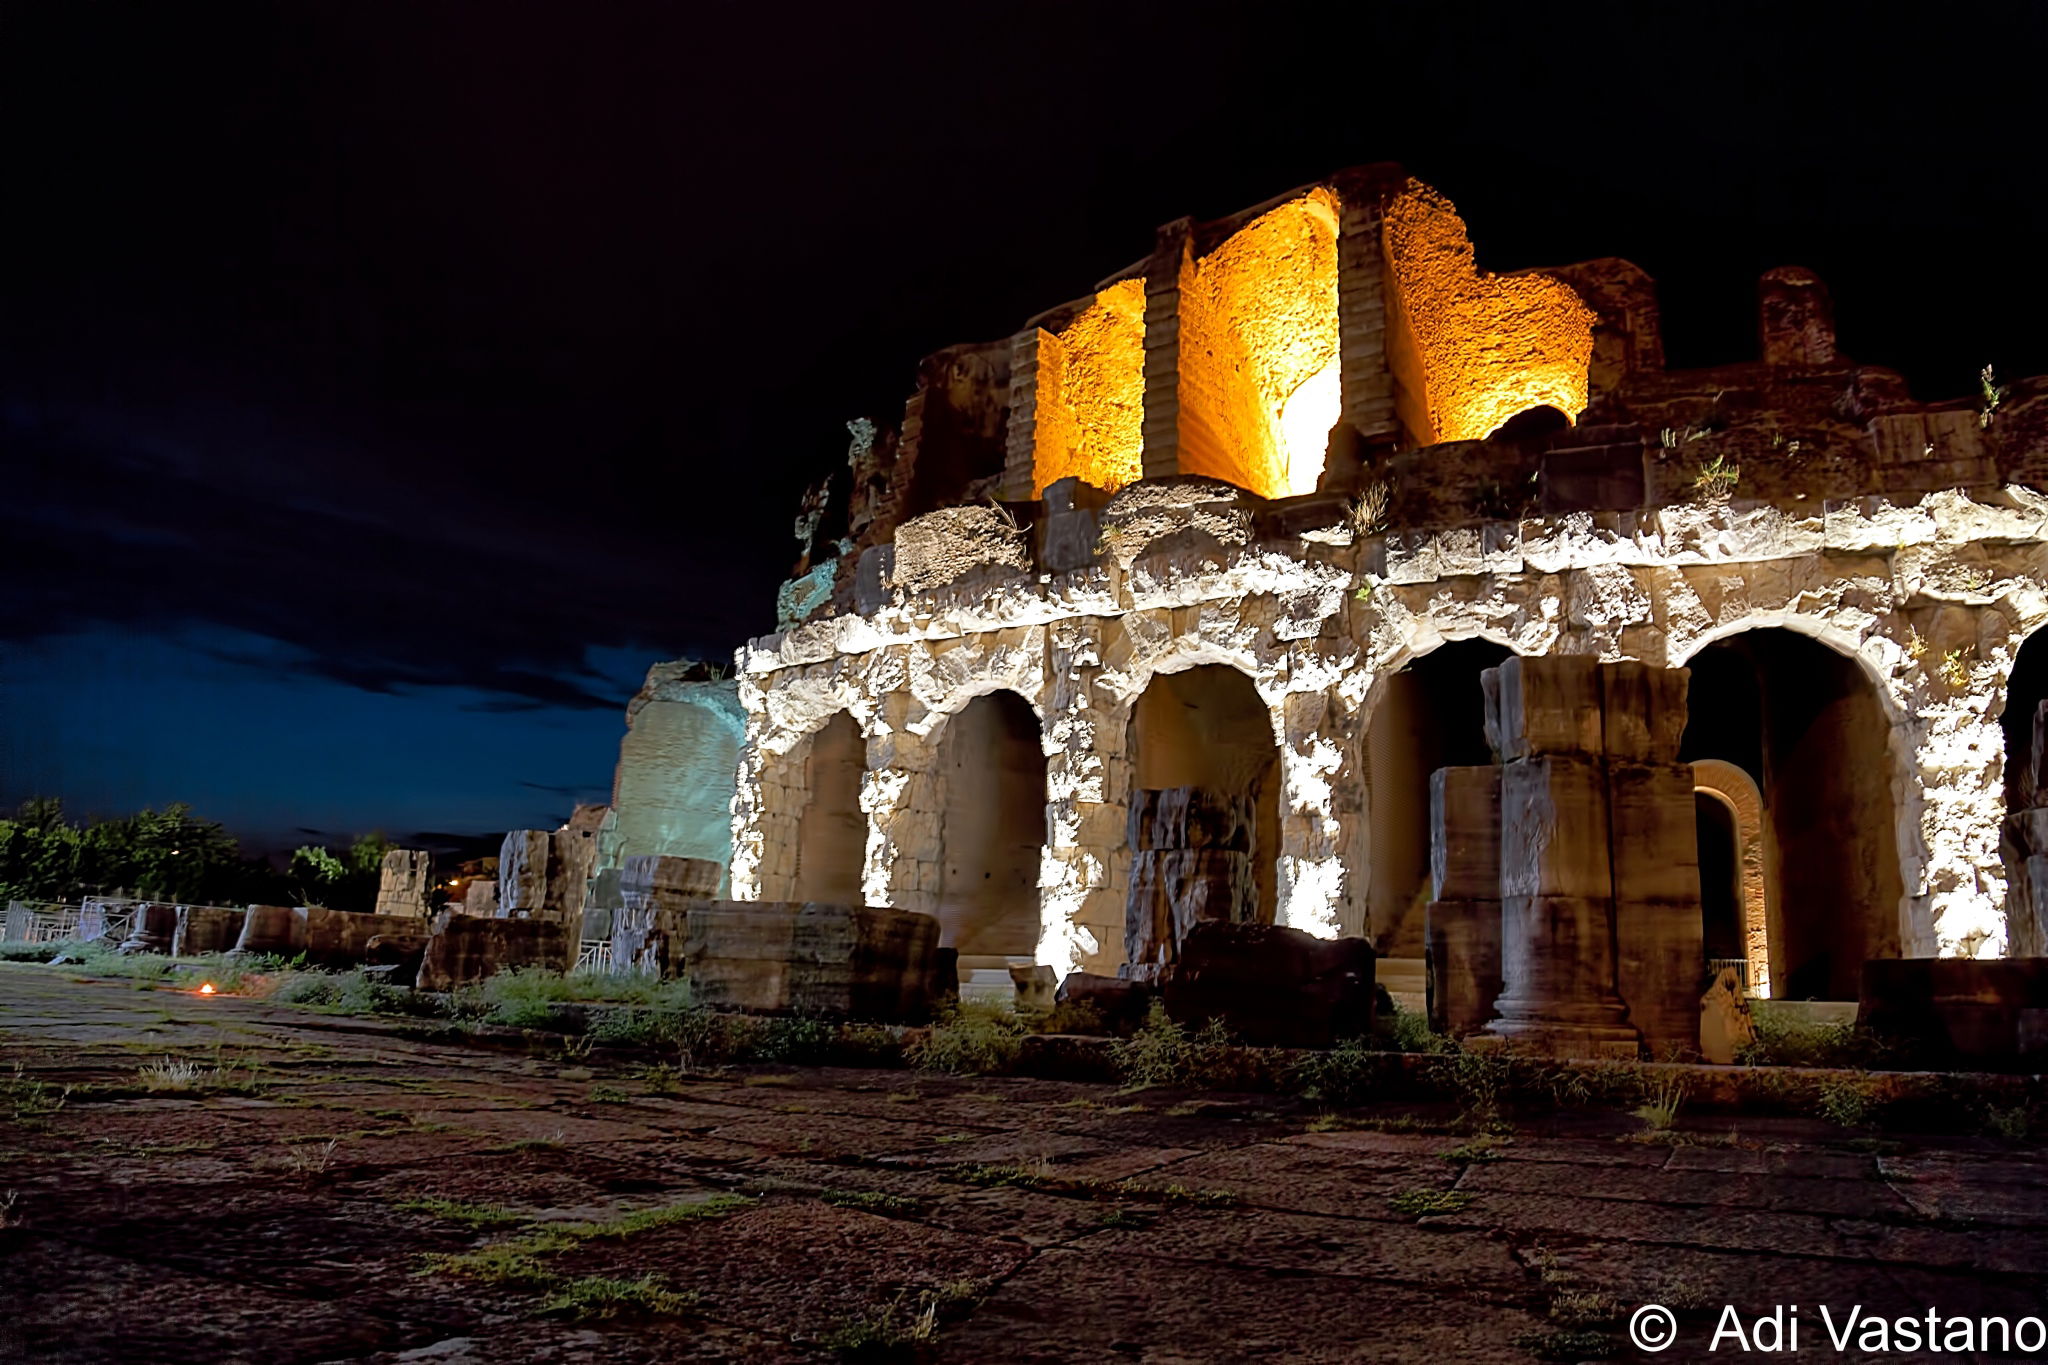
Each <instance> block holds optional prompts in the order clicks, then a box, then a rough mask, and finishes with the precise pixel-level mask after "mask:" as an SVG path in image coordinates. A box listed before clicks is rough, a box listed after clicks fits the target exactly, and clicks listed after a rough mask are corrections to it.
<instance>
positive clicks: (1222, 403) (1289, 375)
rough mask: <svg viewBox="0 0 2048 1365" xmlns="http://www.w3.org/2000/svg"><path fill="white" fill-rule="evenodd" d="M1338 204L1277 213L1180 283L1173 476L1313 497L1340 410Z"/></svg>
mask: <svg viewBox="0 0 2048 1365" xmlns="http://www.w3.org/2000/svg"><path fill="white" fill-rule="evenodd" d="M1337 305H1338V289H1337V206H1336V200H1335V198H1334V196H1332V195H1331V194H1330V192H1329V191H1327V190H1322V189H1318V190H1314V191H1311V192H1310V193H1309V194H1308V195H1306V196H1304V197H1302V198H1300V199H1297V200H1295V201H1293V202H1292V203H1288V204H1283V205H1281V206H1280V207H1279V208H1276V209H1274V210H1273V211H1271V212H1270V213H1267V214H1265V215H1263V216H1262V217H1260V218H1258V219H1256V220H1254V221H1253V222H1252V223H1250V224H1249V225H1247V226H1246V227H1244V228H1242V229H1240V230H1239V231H1238V232H1237V233H1235V234H1234V235H1232V236H1231V237H1230V238H1229V239H1228V240H1226V241H1225V242H1224V243H1223V244H1222V245H1221V246H1219V247H1217V248H1216V249H1215V250H1213V251H1211V252H1209V253H1208V254H1207V255H1204V256H1201V257H1199V258H1197V257H1195V256H1193V255H1192V254H1190V255H1189V256H1188V257H1187V258H1186V259H1185V260H1184V261H1183V262H1182V264H1181V268H1180V279H1179V308H1180V318H1179V323H1180V332H1179V359H1180V372H1179V396H1180V423H1181V429H1180V472H1181V473H1183V474H1200V475H1206V476H1208V477H1210V478H1217V479H1223V480H1225V481H1226V482H1229V483H1233V484H1235V485H1237V486H1238V487H1239V488H1243V489H1247V490H1249V491H1251V492H1254V493H1257V494H1260V495H1261V496H1263V497H1271V498H1278V497H1287V496H1289V495H1292V494H1297V493H1312V492H1314V491H1315V487H1316V479H1317V477H1318V476H1319V475H1320V474H1321V473H1322V469H1323V453H1324V448H1325V446H1326V445H1327V443H1328V440H1329V435H1330V428H1331V427H1332V426H1333V425H1334V424H1335V423H1336V421H1337V415H1338V412H1339V410H1340V408H1341V394H1340V381H1339V375H1338V365H1337V354H1338V329H1337Z"/></svg>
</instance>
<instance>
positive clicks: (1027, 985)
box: [1010, 962, 1060, 1010]
mask: <svg viewBox="0 0 2048 1365" xmlns="http://www.w3.org/2000/svg"><path fill="white" fill-rule="evenodd" d="M1010 982H1011V984H1012V985H1014V986H1015V987H1016V989H1017V1008H1018V1009H1020V1010H1048V1009H1051V1008H1052V1005H1053V998H1054V996H1055V995H1056V994H1057V992H1058V990H1059V984H1060V979H1059V977H1058V976H1057V975H1055V974H1054V972H1053V969H1052V968H1050V967H1048V966H1046V965H1045V964H1044V963H1043V962H1013V963H1011V964H1010Z"/></svg>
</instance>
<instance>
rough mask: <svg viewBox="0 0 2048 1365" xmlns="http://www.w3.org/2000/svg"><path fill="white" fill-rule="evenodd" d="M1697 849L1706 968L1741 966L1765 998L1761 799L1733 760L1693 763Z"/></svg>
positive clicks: (1767, 963) (1766, 894) (1767, 918)
mask: <svg viewBox="0 0 2048 1365" xmlns="http://www.w3.org/2000/svg"><path fill="white" fill-rule="evenodd" d="M1692 776H1693V793H1694V795H1693V799H1694V801H1695V803H1696V809H1697V815H1698V822H1697V828H1698V832H1699V849H1700V916H1701V920H1700V930H1701V933H1700V938H1701V942H1702V943H1703V944H1704V946H1705V948H1706V957H1707V965H1708V966H1709V967H1719V966H1721V965H1724V964H1727V965H1735V964H1738V963H1739V964H1740V969H1741V971H1742V978H1743V984H1744V985H1745V986H1746V987H1747V988H1748V990H1749V993H1750V994H1752V995H1758V996H1768V995H1769V994H1770V993H1771V953H1770V922H1771V914H1770V891H1769V885H1770V882H1769V879H1768V878H1767V877H1766V876H1765V875H1764V800H1763V793H1762V792H1761V791H1759V790H1758V788H1757V785H1756V781H1755V779H1753V778H1752V777H1750V775H1749V774H1748V773H1747V772H1745V771H1743V770H1742V769H1741V768H1739V767H1737V766H1736V765H1735V764H1733V763H1729V762H1727V761H1726V760H1723V759H1718V758H1703V759H1699V760H1697V761H1695V762H1694V763H1693V765H1692Z"/></svg>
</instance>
